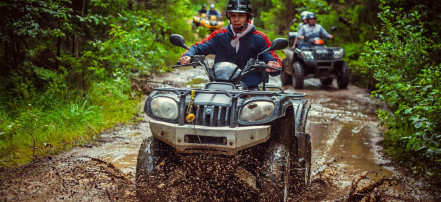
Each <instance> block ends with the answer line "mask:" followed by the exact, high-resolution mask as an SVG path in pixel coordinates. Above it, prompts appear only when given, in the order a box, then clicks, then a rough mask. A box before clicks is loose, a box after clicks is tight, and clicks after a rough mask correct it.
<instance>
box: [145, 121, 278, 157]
mask: <svg viewBox="0 0 441 202" xmlns="http://www.w3.org/2000/svg"><path fill="white" fill-rule="evenodd" d="M150 130H151V131H152V134H153V136H155V137H156V138H158V139H160V140H162V141H163V142H165V143H167V144H169V145H170V146H172V147H174V148H175V149H176V152H177V153H212V154H223V155H231V156H232V155H236V154H237V153H238V151H240V150H243V149H246V148H249V147H252V146H254V145H257V144H260V143H263V142H266V141H267V140H268V139H269V137H270V133H271V126H269V125H266V126H241V127H236V128H230V127H228V126H226V127H208V126H193V125H183V126H180V125H178V124H173V123H167V122H162V121H156V120H152V119H151V120H150ZM195 137H197V142H194V141H192V139H193V140H194V138H195ZM207 139H209V140H215V141H205V140H207ZM201 140H202V141H201ZM217 140H221V141H217ZM200 142H202V143H200Z"/></svg>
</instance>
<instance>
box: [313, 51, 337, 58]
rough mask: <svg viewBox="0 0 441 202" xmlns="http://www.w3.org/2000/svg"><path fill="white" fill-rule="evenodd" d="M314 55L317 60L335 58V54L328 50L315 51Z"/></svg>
mask: <svg viewBox="0 0 441 202" xmlns="http://www.w3.org/2000/svg"><path fill="white" fill-rule="evenodd" d="M313 55H314V59H316V60H332V59H333V57H334V55H333V52H332V51H331V50H328V49H315V50H314V52H313Z"/></svg>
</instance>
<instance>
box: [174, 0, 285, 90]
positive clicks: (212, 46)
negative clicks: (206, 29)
mask: <svg viewBox="0 0 441 202" xmlns="http://www.w3.org/2000/svg"><path fill="white" fill-rule="evenodd" d="M225 14H226V16H227V18H228V19H229V21H230V23H229V24H228V27H226V28H225V27H223V28H221V29H219V30H217V31H215V32H213V33H211V34H210V36H209V37H208V38H205V39H204V40H202V41H201V42H198V43H196V44H195V45H193V46H191V47H190V49H191V50H192V51H194V52H195V53H193V52H191V51H186V52H185V53H184V54H183V55H182V57H181V58H180V59H179V62H180V63H181V64H188V63H189V62H190V56H192V55H208V54H213V55H216V57H215V59H214V62H215V63H219V62H231V63H234V64H236V65H237V66H238V67H239V68H241V69H243V68H244V67H245V66H246V64H247V62H248V60H249V59H250V58H256V57H257V54H258V53H260V52H262V51H263V50H265V49H267V48H268V47H270V46H271V41H270V40H269V39H268V37H267V36H266V35H265V34H264V33H262V32H261V31H258V30H256V27H255V26H254V24H253V23H252V21H251V19H252V17H253V14H252V9H251V3H250V2H249V0H230V1H229V2H228V5H227V10H226V12H225ZM261 59H263V61H264V62H265V63H267V65H268V66H269V67H272V68H278V69H280V68H281V66H282V65H281V63H280V59H279V58H278V57H277V55H276V53H275V52H274V51H271V52H267V53H265V54H262V57H261ZM266 72H270V75H272V76H275V75H278V74H279V73H280V71H279V70H272V69H266ZM262 80H263V73H261V72H258V71H254V72H251V73H249V74H247V75H245V77H244V78H242V82H243V83H244V84H245V85H246V86H247V87H248V89H254V90H255V89H258V85H259V84H260V83H261V82H262Z"/></svg>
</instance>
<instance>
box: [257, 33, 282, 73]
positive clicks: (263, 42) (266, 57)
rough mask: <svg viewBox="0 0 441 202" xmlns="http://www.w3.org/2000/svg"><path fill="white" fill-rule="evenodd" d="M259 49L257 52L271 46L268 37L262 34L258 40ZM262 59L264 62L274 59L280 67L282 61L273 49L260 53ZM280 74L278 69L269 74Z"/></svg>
mask: <svg viewBox="0 0 441 202" xmlns="http://www.w3.org/2000/svg"><path fill="white" fill-rule="evenodd" d="M260 44H261V45H260V47H261V48H260V50H259V52H262V51H264V50H265V49H267V48H269V47H271V41H270V40H269V38H268V37H267V36H263V39H262V40H261V41H260ZM262 58H263V61H265V63H268V62H269V61H276V62H277V63H279V65H280V67H282V62H281V61H280V59H279V57H278V56H277V54H276V52H275V51H270V52H266V53H264V54H263V55H262ZM279 74H280V71H277V72H271V73H270V75H271V76H277V75H279Z"/></svg>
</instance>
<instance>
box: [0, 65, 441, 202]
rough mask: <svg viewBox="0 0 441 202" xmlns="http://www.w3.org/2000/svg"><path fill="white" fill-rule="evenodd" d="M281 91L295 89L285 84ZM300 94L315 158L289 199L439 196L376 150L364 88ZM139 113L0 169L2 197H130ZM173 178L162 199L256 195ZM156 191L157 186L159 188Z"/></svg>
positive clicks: (178, 80)
mask: <svg viewBox="0 0 441 202" xmlns="http://www.w3.org/2000/svg"><path fill="white" fill-rule="evenodd" d="M210 62H212V60H211V61H210ZM195 79H196V80H203V79H206V77H205V73H204V71H203V70H202V69H201V68H196V69H192V68H184V69H175V70H174V71H173V72H170V73H167V74H165V75H162V76H155V77H154V81H155V82H159V83H168V82H169V81H173V83H174V84H179V85H181V86H182V85H183V86H186V85H188V81H194V80H195ZM195 83H196V82H195ZM269 85H280V80H279V78H278V77H274V78H271V79H270V84H269ZM284 89H285V90H286V91H288V92H293V91H294V89H293V88H292V87H290V86H284ZM296 91H297V90H296ZM298 92H305V93H307V97H306V98H307V99H309V100H310V102H311V103H312V108H311V111H310V113H309V118H308V125H307V131H308V133H309V134H310V135H311V137H312V151H313V153H312V160H313V163H312V176H311V183H310V185H309V186H308V187H307V188H306V189H304V190H303V191H302V192H301V193H297V194H293V195H291V196H290V197H289V199H290V201H360V200H365V201H370V200H372V201H375V200H386V201H414V200H417V201H439V200H440V197H439V196H434V195H433V194H432V195H431V194H429V193H427V192H425V191H424V190H422V189H421V187H423V185H424V183H423V182H421V181H417V180H414V179H413V178H411V177H407V176H405V175H404V174H403V173H401V172H400V171H399V169H397V168H395V167H394V164H393V163H392V162H391V161H390V160H389V159H387V158H385V157H384V155H383V154H382V153H381V151H382V147H381V141H382V136H381V132H380V130H379V129H378V127H377V124H378V123H377V118H376V115H375V111H376V110H377V109H378V107H379V105H378V104H376V103H375V102H373V101H371V99H370V97H369V92H367V91H366V90H364V89H361V88H358V87H356V86H353V85H349V87H348V89H345V90H339V89H337V88H336V84H335V81H334V84H333V85H331V86H330V87H326V88H323V87H321V85H320V81H318V80H315V79H308V80H306V82H305V90H298ZM140 111H141V110H140ZM142 117H143V120H142V121H141V122H139V123H137V124H135V125H132V126H121V127H118V128H116V129H115V130H114V131H111V132H108V133H104V134H101V138H100V139H99V140H98V141H97V142H95V143H94V144H91V145H88V146H87V147H76V148H73V149H72V150H70V151H67V152H64V153H62V154H59V155H56V156H51V157H48V158H43V159H39V160H37V161H36V162H33V163H31V164H29V165H27V166H24V167H20V168H16V169H14V170H7V171H3V172H1V173H0V179H1V183H0V188H1V189H0V201H61V200H69V201H136V188H135V183H134V181H135V168H136V158H137V155H138V148H139V146H140V144H141V143H142V139H144V138H146V137H148V136H151V133H150V130H149V124H148V117H146V116H145V115H142ZM184 173H185V172H184ZM176 179H177V180H175V181H174V184H173V186H174V187H173V189H167V190H169V191H170V192H168V193H167V194H168V195H167V200H170V201H256V200H257V198H256V193H255V192H253V190H252V189H251V188H250V187H247V186H244V184H241V183H238V182H237V180H236V178H235V177H234V176H233V175H221V176H220V177H216V178H211V179H207V178H206V177H204V173H199V174H196V175H185V174H184V175H181V176H180V177H179V176H178V177H177V178H176ZM154 189H158V187H154ZM156 191H158V193H159V192H161V187H159V189H158V190H156Z"/></svg>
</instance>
